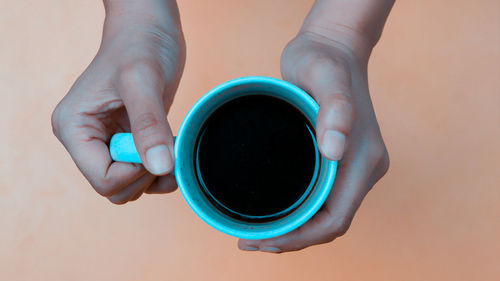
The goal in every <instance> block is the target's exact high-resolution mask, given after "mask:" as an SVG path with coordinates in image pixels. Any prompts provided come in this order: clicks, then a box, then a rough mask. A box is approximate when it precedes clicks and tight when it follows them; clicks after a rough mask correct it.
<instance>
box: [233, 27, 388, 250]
mask: <svg viewBox="0 0 500 281" xmlns="http://www.w3.org/2000/svg"><path fill="white" fill-rule="evenodd" d="M281 72H282V75H283V78H284V79H285V80H287V81H289V82H291V83H293V84H295V85H297V86H299V87H301V88H302V89H303V90H305V91H306V92H308V93H309V94H311V96H312V97H314V98H315V99H316V101H317V102H318V104H319V105H320V108H319V113H318V117H317V128H316V137H317V140H318V144H319V147H320V151H321V154H322V155H323V156H324V157H326V158H328V159H330V160H339V163H338V164H339V165H338V171H337V175H336V178H335V183H334V185H333V187H332V191H331V192H330V195H329V197H328V198H327V199H326V202H325V204H324V205H323V207H322V208H321V209H320V210H319V211H318V212H317V213H316V214H315V215H314V216H313V217H312V218H311V219H310V220H309V221H307V222H306V223H305V224H304V225H302V226H301V227H299V228H297V229H296V230H294V231H292V232H289V233H287V234H285V235H282V236H280V237H276V238H272V239H265V240H242V239H240V240H239V241H238V246H239V248H240V249H241V250H247V251H257V250H260V251H264V252H273V253H281V252H288V251H297V250H300V249H303V248H306V247H309V246H312V245H317V244H322V243H327V242H330V241H332V240H334V239H335V238H337V237H339V236H341V235H343V234H344V233H345V232H346V231H347V229H348V228H349V226H350V224H351V221H352V219H353V217H354V213H355V212H356V211H357V209H358V207H359V205H360V203H361V201H362V200H363V198H364V197H365V195H366V194H367V193H368V191H369V190H370V189H371V187H372V186H373V185H374V184H375V183H376V182H377V181H378V180H379V179H380V178H381V177H382V176H383V175H384V174H385V173H386V172H387V169H388V168H389V157H388V154H387V150H386V148H385V145H384V141H383V140H382V136H381V134H380V130H379V126H378V123H377V120H376V118H375V113H374V111H373V106H372V103H371V100H370V94H369V91H368V82H367V60H366V61H362V60H360V59H359V58H358V57H356V56H355V55H354V51H353V50H352V49H350V48H348V47H346V46H345V45H343V44H339V43H338V42H335V41H332V40H329V39H326V38H325V37H322V36H320V35H318V34H314V33H310V32H309V33H308V32H305V33H301V34H299V35H298V36H297V37H296V38H295V39H293V40H292V41H291V42H290V43H289V44H288V46H287V47H286V48H285V50H284V52H283V55H282V59H281Z"/></svg>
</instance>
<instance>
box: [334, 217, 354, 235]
mask: <svg viewBox="0 0 500 281" xmlns="http://www.w3.org/2000/svg"><path fill="white" fill-rule="evenodd" d="M350 225H351V221H350V220H349V219H348V218H347V217H341V218H338V219H336V220H334V221H333V222H332V223H331V224H330V227H329V231H328V233H329V236H328V238H329V239H331V240H330V241H332V240H333V239H335V238H337V237H340V236H342V235H344V234H345V233H346V232H347V230H348V229H349V226H350Z"/></svg>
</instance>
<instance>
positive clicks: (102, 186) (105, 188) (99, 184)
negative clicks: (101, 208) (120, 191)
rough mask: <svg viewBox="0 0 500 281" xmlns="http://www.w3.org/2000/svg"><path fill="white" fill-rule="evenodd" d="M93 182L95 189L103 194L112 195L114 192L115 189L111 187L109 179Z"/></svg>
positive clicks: (105, 195)
mask: <svg viewBox="0 0 500 281" xmlns="http://www.w3.org/2000/svg"><path fill="white" fill-rule="evenodd" d="M91 184H92V186H93V187H94V189H95V191H96V192H97V193H99V195H101V196H104V197H110V196H111V195H113V194H114V190H113V189H112V188H111V185H110V183H109V181H108V180H106V179H98V180H93V181H92V182H91Z"/></svg>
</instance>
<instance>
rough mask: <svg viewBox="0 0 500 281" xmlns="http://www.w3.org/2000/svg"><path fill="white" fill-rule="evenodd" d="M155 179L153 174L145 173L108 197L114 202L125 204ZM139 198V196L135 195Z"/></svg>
mask: <svg viewBox="0 0 500 281" xmlns="http://www.w3.org/2000/svg"><path fill="white" fill-rule="evenodd" d="M155 179H156V176H155V175H152V174H150V173H146V174H145V175H143V176H142V177H140V178H139V179H137V180H136V181H135V182H133V183H131V184H129V185H128V186H127V187H125V188H123V189H122V190H121V191H120V192H119V193H117V194H115V195H113V196H110V197H108V199H109V201H111V202H112V203H114V204H119V205H121V204H125V203H127V202H128V201H131V200H132V199H133V198H134V197H136V196H137V195H138V194H139V196H140V195H141V194H142V193H143V191H144V190H146V189H147V188H148V187H149V186H150V185H151V184H152V183H153V182H154V181H155ZM137 198H139V197H137Z"/></svg>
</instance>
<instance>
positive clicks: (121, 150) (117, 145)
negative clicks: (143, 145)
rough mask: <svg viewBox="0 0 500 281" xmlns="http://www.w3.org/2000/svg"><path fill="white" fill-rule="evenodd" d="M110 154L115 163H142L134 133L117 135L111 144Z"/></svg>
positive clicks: (112, 138)
mask: <svg viewBox="0 0 500 281" xmlns="http://www.w3.org/2000/svg"><path fill="white" fill-rule="evenodd" d="M109 154H110V155H111V159H113V161H115V162H127V163H142V161H141V158H140V157H139V153H138V152H137V149H136V148H135V144H134V138H133V137H132V133H117V134H114V135H113V136H112V137H111V141H110V142H109Z"/></svg>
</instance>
